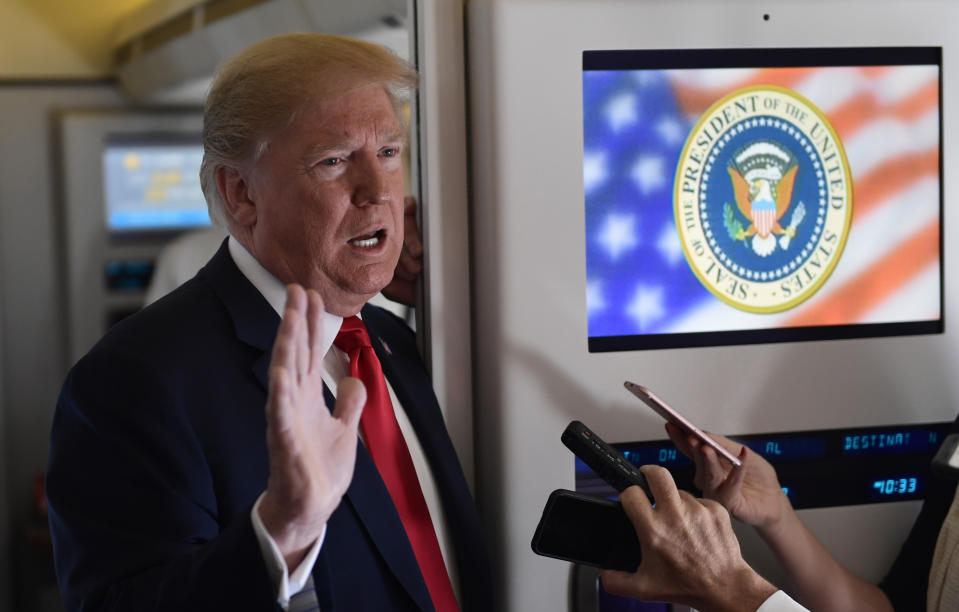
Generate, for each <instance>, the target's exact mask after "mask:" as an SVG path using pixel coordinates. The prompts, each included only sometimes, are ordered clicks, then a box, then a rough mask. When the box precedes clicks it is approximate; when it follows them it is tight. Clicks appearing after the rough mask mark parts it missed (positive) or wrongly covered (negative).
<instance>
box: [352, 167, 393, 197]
mask: <svg viewBox="0 0 959 612" xmlns="http://www.w3.org/2000/svg"><path fill="white" fill-rule="evenodd" d="M353 171H354V173H355V175H354V177H353V185H354V188H353V204H355V205H356V206H368V205H370V204H384V203H386V202H387V201H388V200H389V196H390V189H389V176H388V175H387V171H386V169H385V168H383V165H382V163H381V162H380V159H379V157H377V156H365V155H364V156H362V157H361V159H360V161H359V162H358V163H354V165H353Z"/></svg>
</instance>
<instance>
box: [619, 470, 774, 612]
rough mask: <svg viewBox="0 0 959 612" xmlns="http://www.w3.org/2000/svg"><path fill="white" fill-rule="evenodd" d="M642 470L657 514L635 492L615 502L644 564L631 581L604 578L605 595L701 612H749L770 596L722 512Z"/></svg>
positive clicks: (623, 575) (664, 474) (660, 474)
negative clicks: (630, 525)
mask: <svg viewBox="0 0 959 612" xmlns="http://www.w3.org/2000/svg"><path fill="white" fill-rule="evenodd" d="M641 470H642V472H643V474H644V475H645V476H646V480H647V481H648V482H649V487H650V489H651V490H652V492H653V497H654V498H655V500H656V507H655V508H654V507H653V506H652V505H651V504H650V503H649V500H648V499H647V497H646V495H645V494H644V493H643V492H642V491H641V490H640V489H639V487H635V486H634V487H630V488H628V489H626V490H625V491H623V493H622V494H621V495H620V501H621V502H622V504H623V509H624V510H625V511H626V514H627V515H628V516H629V519H630V520H631V521H632V523H633V526H634V527H635V528H636V535H637V538H638V539H639V543H640V548H641V549H642V561H641V562H640V565H639V567H638V568H637V570H636V571H635V572H633V573H629V572H621V571H615V570H603V571H602V572H601V576H602V579H603V586H604V587H605V588H606V590H607V591H609V592H610V593H614V594H618V595H624V596H628V597H634V598H637V599H642V600H646V601H668V602H673V603H682V604H687V605H691V606H693V607H695V608H696V609H698V610H702V611H704V612H705V611H710V610H719V611H723V610H755V609H756V608H758V607H759V606H760V605H761V604H762V603H763V602H764V601H765V600H766V599H768V598H769V596H770V595H772V594H773V593H774V592H775V591H776V589H775V587H773V586H772V585H771V584H769V583H768V582H767V581H766V580H764V579H763V578H762V577H760V576H759V574H757V573H756V572H755V571H754V570H753V569H752V568H751V567H749V565H748V564H747V563H746V562H745V561H744V560H743V558H742V554H741V552H740V549H739V542H738V540H737V539H736V535H735V534H734V533H733V530H732V525H731V524H730V521H729V513H728V512H726V510H725V509H724V508H723V507H722V506H720V505H719V504H718V503H716V502H714V501H711V500H707V499H696V498H694V497H693V496H692V495H690V494H689V493H687V492H685V491H677V490H676V485H675V483H674V482H673V479H672V476H670V474H669V472H668V471H667V470H665V469H664V468H661V467H659V466H650V465H647V466H643V467H642V468H641Z"/></svg>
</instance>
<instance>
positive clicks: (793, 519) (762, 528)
mask: <svg viewBox="0 0 959 612" xmlns="http://www.w3.org/2000/svg"><path fill="white" fill-rule="evenodd" d="M799 522H800V521H799V515H798V514H796V510H795V509H794V508H793V506H792V503H790V501H789V498H788V497H786V494H785V493H784V492H783V493H780V497H779V515H778V516H777V517H776V518H775V519H774V520H771V521H768V522H766V523H763V524H759V525H755V527H756V531H757V532H758V533H759V536H760V537H761V538H762V539H763V540H765V541H766V543H767V544H771V545H772V544H774V543H776V542H777V541H779V540H780V539H782V538H790V537H792V535H793V534H794V533H795V531H794V528H795V526H796V524H797V523H799Z"/></svg>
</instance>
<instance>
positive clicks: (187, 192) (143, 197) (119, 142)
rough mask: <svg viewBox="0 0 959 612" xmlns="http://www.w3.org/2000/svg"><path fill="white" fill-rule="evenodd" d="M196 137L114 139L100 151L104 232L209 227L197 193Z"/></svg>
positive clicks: (198, 156) (199, 148) (200, 155)
mask: <svg viewBox="0 0 959 612" xmlns="http://www.w3.org/2000/svg"><path fill="white" fill-rule="evenodd" d="M202 160H203V145H202V144H201V143H200V137H199V135H196V136H192V135H183V136H180V135H160V136H152V135H139V136H135V135H122V136H120V135H117V136H112V137H110V138H108V140H107V143H106V148H105V149H104V151H103V186H104V195H105V205H106V219H107V228H108V229H109V231H110V232H111V233H113V234H124V233H132V232H164V231H175V230H181V229H187V228H196V227H202V226H207V225H210V217H209V213H208V212H207V205H206V200H205V199H204V197H203V192H202V190H201V189H200V176H199V172H200V162H201V161H202Z"/></svg>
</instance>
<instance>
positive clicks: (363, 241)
mask: <svg viewBox="0 0 959 612" xmlns="http://www.w3.org/2000/svg"><path fill="white" fill-rule="evenodd" d="M384 238H386V230H382V229H379V230H376V231H375V232H371V233H369V234H363V235H362V236H357V237H356V238H350V239H349V240H348V241H347V242H349V243H350V244H351V245H352V246H355V247H359V248H361V249H370V248H373V247H375V246H376V245H378V244H379V243H380V241H381V240H383V239H384Z"/></svg>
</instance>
